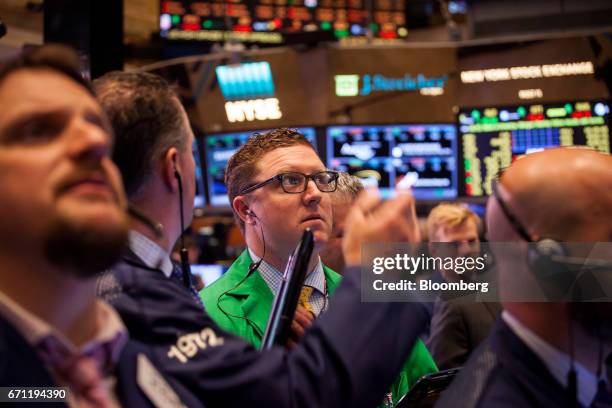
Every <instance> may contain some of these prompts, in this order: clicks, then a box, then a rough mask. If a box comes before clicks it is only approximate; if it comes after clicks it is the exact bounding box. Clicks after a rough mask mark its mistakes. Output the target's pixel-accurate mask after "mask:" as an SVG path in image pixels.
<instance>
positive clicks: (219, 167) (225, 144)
mask: <svg viewBox="0 0 612 408" xmlns="http://www.w3.org/2000/svg"><path fill="white" fill-rule="evenodd" d="M295 130H297V131H298V132H300V133H301V134H303V135H304V136H305V137H306V138H307V139H308V141H310V143H312V145H313V146H314V147H315V149H316V148H317V140H316V139H317V138H316V130H315V128H312V127H303V128H295ZM269 131H270V130H257V131H252V132H241V133H223V134H214V135H208V136H206V139H205V140H206V142H205V143H206V149H205V150H206V174H207V178H208V197H209V198H210V204H211V205H213V206H229V205H230V202H229V198H228V196H227V188H226V187H225V182H224V179H225V166H226V164H227V161H228V160H229V159H230V157H232V155H233V154H234V153H235V152H236V150H237V149H238V148H239V147H240V146H242V145H243V144H244V143H245V142H246V141H247V140H248V139H249V138H250V137H251V136H253V134H255V133H266V132H269Z"/></svg>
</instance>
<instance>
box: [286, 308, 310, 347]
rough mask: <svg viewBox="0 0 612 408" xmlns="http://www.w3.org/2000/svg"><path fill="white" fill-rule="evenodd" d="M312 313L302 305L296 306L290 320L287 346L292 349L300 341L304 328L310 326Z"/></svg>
mask: <svg viewBox="0 0 612 408" xmlns="http://www.w3.org/2000/svg"><path fill="white" fill-rule="evenodd" d="M314 319H315V317H314V315H313V314H312V313H310V312H309V311H308V310H306V309H305V308H304V307H303V306H298V307H297V309H296V310H295V315H294V316H293V321H292V322H291V338H290V339H289V340H288V341H287V348H289V349H293V348H295V347H296V346H297V344H298V343H299V342H300V340H301V339H302V337H304V333H305V332H306V329H308V328H309V327H310V326H312V322H314Z"/></svg>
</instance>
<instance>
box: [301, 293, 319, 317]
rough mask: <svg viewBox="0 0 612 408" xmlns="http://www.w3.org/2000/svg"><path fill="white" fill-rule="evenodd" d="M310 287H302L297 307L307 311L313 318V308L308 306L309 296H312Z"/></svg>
mask: <svg viewBox="0 0 612 408" xmlns="http://www.w3.org/2000/svg"><path fill="white" fill-rule="evenodd" d="M312 290H313V288H312V286H302V291H301V292H300V299H299V300H298V305H299V306H302V307H303V308H304V309H306V310H308V311H309V312H310V313H312V314H313V315H314V316H316V313H315V311H314V308H313V307H312V305H311V304H310V295H312Z"/></svg>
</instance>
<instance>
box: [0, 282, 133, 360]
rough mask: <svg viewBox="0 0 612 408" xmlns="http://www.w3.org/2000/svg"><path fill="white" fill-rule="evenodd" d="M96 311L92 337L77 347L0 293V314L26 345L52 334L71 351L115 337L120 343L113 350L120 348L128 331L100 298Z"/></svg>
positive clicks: (74, 352)
mask: <svg viewBox="0 0 612 408" xmlns="http://www.w3.org/2000/svg"><path fill="white" fill-rule="evenodd" d="M95 313H96V317H95V319H96V332H95V334H94V336H93V337H92V338H91V339H90V340H88V341H87V342H85V343H84V344H83V345H82V346H81V347H80V348H77V347H76V346H75V345H74V343H72V342H71V341H70V340H69V339H68V338H67V337H66V336H65V335H64V334H62V333H60V332H59V331H58V330H57V329H56V328H55V327H53V326H51V325H49V324H48V323H47V322H45V321H44V320H42V319H41V318H39V317H38V316H36V315H34V314H33V313H31V312H29V311H28V310H26V309H25V308H23V307H22V306H21V305H19V304H18V303H17V302H15V301H14V300H12V299H11V298H9V297H8V296H7V295H6V294H4V293H2V292H0V315H2V316H3V317H4V318H6V319H7V320H8V321H9V322H10V323H11V324H12V325H13V326H14V327H15V328H16V329H17V331H18V332H19V333H21V335H22V336H23V337H24V338H25V340H26V341H27V342H28V344H30V345H32V346H35V345H36V344H37V343H39V342H40V341H41V340H42V339H44V338H48V337H50V336H51V337H54V338H55V339H56V340H57V341H58V342H59V343H61V344H62V345H63V346H64V347H65V348H66V349H67V350H69V351H70V352H71V354H75V355H76V354H81V353H86V352H88V351H89V350H92V349H95V348H96V347H97V346H98V345H99V344H103V343H106V342H110V341H114V340H115V339H117V338H118V337H121V338H123V339H124V340H123V342H122V344H121V346H120V347H118V350H117V353H118V352H119V351H120V349H122V348H123V344H125V341H127V338H128V334H127V333H128V332H127V329H126V328H125V326H124V324H123V322H122V321H121V318H120V317H119V315H118V314H117V312H116V311H115V309H113V308H112V307H110V306H109V305H108V304H106V303H105V302H104V301H102V300H100V299H96V301H95Z"/></svg>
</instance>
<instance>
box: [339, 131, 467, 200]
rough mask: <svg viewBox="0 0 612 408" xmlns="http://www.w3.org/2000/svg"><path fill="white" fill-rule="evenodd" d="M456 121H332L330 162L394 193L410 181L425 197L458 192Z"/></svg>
mask: <svg viewBox="0 0 612 408" xmlns="http://www.w3.org/2000/svg"><path fill="white" fill-rule="evenodd" d="M456 152H457V137H456V131H455V126H453V125H450V124H442V125H431V124H427V125H383V126H332V127H329V128H328V130H327V165H328V167H330V168H331V169H334V170H340V171H346V172H348V173H350V174H352V175H354V176H357V177H359V178H360V179H361V180H362V182H363V184H364V185H366V186H377V187H379V188H380V191H381V195H382V196H383V197H385V198H386V197H390V196H391V195H392V194H393V190H394V188H395V187H396V186H398V185H403V186H410V187H411V188H412V191H413V194H414V195H415V197H416V198H417V199H421V200H445V199H452V198H455V197H457V165H456Z"/></svg>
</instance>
